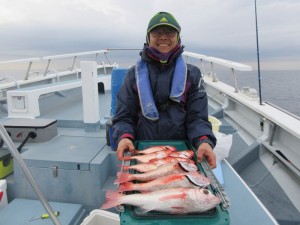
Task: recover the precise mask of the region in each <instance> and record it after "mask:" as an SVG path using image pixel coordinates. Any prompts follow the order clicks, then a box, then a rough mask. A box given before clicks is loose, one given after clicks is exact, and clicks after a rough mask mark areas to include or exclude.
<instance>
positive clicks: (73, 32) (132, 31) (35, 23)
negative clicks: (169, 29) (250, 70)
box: [0, 0, 300, 65]
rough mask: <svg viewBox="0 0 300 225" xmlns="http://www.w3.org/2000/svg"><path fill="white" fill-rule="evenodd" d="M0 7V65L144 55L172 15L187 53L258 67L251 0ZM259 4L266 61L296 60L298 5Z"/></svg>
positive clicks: (29, 2) (40, 1)
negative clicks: (55, 57) (106, 53)
mask: <svg viewBox="0 0 300 225" xmlns="http://www.w3.org/2000/svg"><path fill="white" fill-rule="evenodd" d="M1 5H2V7H1V8H0V35H1V40H2V41H1V43H0V59H1V58H3V57H19V58H21V57H34V56H37V55H40V54H46V55H49V54H63V53H71V52H78V51H91V50H97V49H101V48H107V47H110V48H114V47H124V48H127V47H129V48H141V47H142V46H143V43H144V41H145V35H146V27H147V25H148V21H149V19H150V18H151V17H152V16H153V15H154V14H155V13H156V12H158V11H168V12H170V13H172V14H173V15H174V16H175V17H176V19H177V20H178V21H179V23H180V24H181V26H182V33H181V36H182V42H183V44H184V45H185V46H186V49H187V50H189V51H198V52H199V53H203V54H208V55H214V56H216V57H222V58H228V59H231V60H238V61H240V62H246V61H247V62H248V61H251V60H252V61H255V60H256V38H255V18H254V2H253V1H239V0H227V1H221V0H210V1H204V0H185V1H184V3H183V2H182V1H181V0H165V1H160V0H152V1H148V0H140V1H136V0H126V1H124V0H110V1H109V0H1ZM257 5H258V22H259V24H258V25H259V44H260V51H261V55H262V60H267V61H272V60H273V61H274V63H278V62H280V61H283V60H285V61H287V60H291V61H297V60H298V61H299V58H300V56H299V50H297V49H299V47H300V29H299V25H298V22H297V21H299V19H300V18H299V17H300V15H299V13H298V12H299V11H300V3H298V0H287V1H281V0H273V1H272V2H266V1H257ZM34 53H35V54H34ZM31 54H33V55H31ZM285 65H286V64H285Z"/></svg>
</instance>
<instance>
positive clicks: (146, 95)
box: [135, 55, 187, 121]
mask: <svg viewBox="0 0 300 225" xmlns="http://www.w3.org/2000/svg"><path fill="white" fill-rule="evenodd" d="M135 79H136V84H137V91H138V95H139V100H140V105H141V109H142V113H143V116H144V117H146V118H147V119H150V120H154V121H155V120H158V119H159V113H158V110H157V107H156V105H155V102H154V98H153V93H152V89H151V84H150V78H149V71H148V66H147V62H146V61H143V60H139V61H138V62H137V64H136V67H135ZM186 80H187V65H186V63H185V61H184V59H183V56H181V55H180V56H179V57H178V58H177V59H176V62H175V70H174V74H173V80H172V87H171V92H170V96H169V98H170V100H171V101H173V102H177V103H180V99H181V96H182V95H183V93H184V91H185V85H186Z"/></svg>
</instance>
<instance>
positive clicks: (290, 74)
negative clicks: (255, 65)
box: [216, 70, 300, 117]
mask: <svg viewBox="0 0 300 225" xmlns="http://www.w3.org/2000/svg"><path fill="white" fill-rule="evenodd" d="M216 75H217V77H218V79H219V80H220V81H222V82H224V83H226V84H228V85H231V86H233V79H232V74H231V71H230V70H228V71H222V72H221V71H216ZM236 77H237V83H238V88H239V89H241V88H242V87H251V88H254V89H256V91H257V95H259V81H258V80H259V79H258V71H255V70H254V71H249V72H236ZM260 83H261V85H260V86H261V99H262V102H265V101H267V102H270V103H272V104H275V105H277V106H279V107H280V108H282V109H284V110H287V111H289V112H291V113H292V114H294V115H296V116H298V117H300V104H299V102H300V88H299V84H300V71H299V70H284V71H281V70H263V71H261V72H260Z"/></svg>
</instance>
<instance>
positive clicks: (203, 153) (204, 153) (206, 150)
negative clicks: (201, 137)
mask: <svg viewBox="0 0 300 225" xmlns="http://www.w3.org/2000/svg"><path fill="white" fill-rule="evenodd" d="M203 157H205V158H206V160H207V162H208V163H209V165H210V167H211V168H212V169H214V168H216V166H217V163H216V155H215V153H214V151H213V150H212V148H211V146H210V144H208V143H202V144H201V145H200V146H199V147H198V155H197V161H198V162H199V163H200V162H201V161H202V159H203Z"/></svg>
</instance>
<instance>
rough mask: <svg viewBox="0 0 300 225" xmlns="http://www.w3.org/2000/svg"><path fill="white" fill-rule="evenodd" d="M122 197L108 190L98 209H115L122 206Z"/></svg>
mask: <svg viewBox="0 0 300 225" xmlns="http://www.w3.org/2000/svg"><path fill="white" fill-rule="evenodd" d="M122 196H123V195H122V194H120V193H118V192H115V191H111V190H108V191H107V192H106V200H105V202H104V203H103V205H102V206H101V208H100V209H109V208H112V207H115V206H117V205H121V204H122V202H121V199H122Z"/></svg>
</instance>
